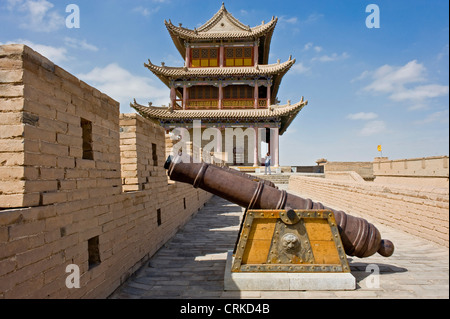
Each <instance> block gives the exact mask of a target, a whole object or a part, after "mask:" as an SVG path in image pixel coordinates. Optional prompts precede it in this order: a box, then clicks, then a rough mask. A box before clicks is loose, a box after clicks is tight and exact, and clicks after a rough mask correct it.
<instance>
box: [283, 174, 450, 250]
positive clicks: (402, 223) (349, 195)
mask: <svg viewBox="0 0 450 319" xmlns="http://www.w3.org/2000/svg"><path fill="white" fill-rule="evenodd" d="M289 189H290V190H292V191H295V192H297V193H299V194H301V195H302V196H304V197H306V198H311V199H312V200H314V201H317V202H321V203H323V204H325V205H327V206H328V207H331V208H334V209H339V210H343V211H345V212H346V213H348V214H351V215H352V214H354V215H356V216H362V217H365V218H367V219H371V220H374V221H376V223H380V224H385V225H388V226H390V227H393V228H396V229H400V230H402V231H405V232H408V233H410V234H412V235H415V236H418V237H421V238H424V239H427V240H430V241H433V242H435V243H438V244H440V245H444V246H446V247H448V246H449V189H448V187H447V188H432V187H411V186H405V185H385V184H384V185H383V184H378V183H371V182H365V181H363V182H355V181H343V180H330V179H326V178H325V179H324V178H314V177H303V176H295V175H293V176H292V177H291V178H290V180H289Z"/></svg>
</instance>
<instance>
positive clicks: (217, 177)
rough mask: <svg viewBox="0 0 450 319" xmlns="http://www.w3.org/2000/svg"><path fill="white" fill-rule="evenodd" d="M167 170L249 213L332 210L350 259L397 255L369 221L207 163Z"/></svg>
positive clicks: (176, 163)
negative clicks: (256, 210) (258, 211)
mask: <svg viewBox="0 0 450 319" xmlns="http://www.w3.org/2000/svg"><path fill="white" fill-rule="evenodd" d="M165 169H167V170H168V175H169V177H170V179H171V180H173V181H178V182H182V183H188V184H191V185H193V186H194V187H195V188H200V189H203V190H205V191H207V192H210V193H212V194H214V195H217V196H219V197H221V198H224V199H226V200H228V201H230V202H232V203H235V204H237V205H239V206H242V207H244V208H246V209H248V210H252V209H278V210H281V209H285V210H290V209H291V210H293V209H301V210H329V211H331V212H333V213H334V217H335V220H336V223H337V226H338V230H339V233H340V236H341V240H342V244H343V246H344V251H345V253H346V254H347V255H348V256H356V257H359V258H365V257H370V256H372V255H374V254H375V253H377V252H378V253H379V254H380V255H382V256H384V257H390V256H392V254H393V253H394V245H393V243H392V242H391V241H389V240H384V239H381V235H380V232H379V231H378V229H377V228H376V227H375V226H374V225H372V224H370V223H369V222H368V221H367V220H365V219H362V218H358V217H354V216H350V215H348V214H346V213H344V212H342V211H337V210H334V209H330V208H327V207H325V206H324V205H323V204H321V203H315V202H313V201H311V200H310V199H304V198H301V197H298V196H295V195H292V194H289V193H287V192H286V191H284V190H279V189H277V188H274V187H272V186H270V185H267V183H264V182H262V181H255V180H254V179H252V178H249V176H250V175H247V174H243V173H240V174H236V173H232V172H230V170H229V169H224V168H221V167H218V166H215V165H211V164H206V163H184V162H183V161H182V160H181V158H180V157H169V158H168V160H167V162H166V164H165ZM243 175H247V176H243Z"/></svg>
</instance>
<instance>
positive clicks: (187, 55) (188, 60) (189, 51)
mask: <svg viewBox="0 0 450 319" xmlns="http://www.w3.org/2000/svg"><path fill="white" fill-rule="evenodd" d="M190 66H191V48H190V46H189V45H187V46H186V64H185V67H187V68H189V67H190Z"/></svg>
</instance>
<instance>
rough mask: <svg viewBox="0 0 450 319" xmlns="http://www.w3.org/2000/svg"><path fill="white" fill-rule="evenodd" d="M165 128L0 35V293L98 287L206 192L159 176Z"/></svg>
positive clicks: (110, 282) (151, 247) (132, 264)
mask: <svg viewBox="0 0 450 319" xmlns="http://www.w3.org/2000/svg"><path fill="white" fill-rule="evenodd" d="M164 140H165V136H164V131H163V130H162V129H159V128H158V127H156V126H155V125H153V124H152V123H149V122H148V121H146V120H144V119H143V118H141V117H139V116H137V115H122V116H120V115H119V104H118V103H117V102H116V101H114V100H112V99H111V98H109V97H108V96H106V95H104V94H103V93H101V92H99V91H98V90H96V89H94V88H92V87H90V86H89V85H87V84H86V83H84V82H82V81H80V80H78V79H76V78H75V77H73V76H72V75H70V74H69V73H67V72H66V71H64V70H63V69H61V68H59V67H58V66H56V65H54V64H53V63H52V62H50V61H49V60H47V59H46V58H44V57H42V56H41V55H39V54H38V53H36V52H34V51H33V50H31V49H30V48H28V47H26V46H23V45H8V46H0V298H8V299H9V298H106V297H107V296H108V295H110V294H111V293H112V292H113V291H114V290H115V289H116V288H118V287H119V285H120V284H121V283H122V282H123V281H124V280H125V279H126V278H128V277H129V276H130V275H131V274H132V273H134V272H135V271H136V270H137V269H138V268H139V267H140V266H142V265H143V263H144V262H145V261H146V260H148V258H149V257H151V256H152V255H153V254H154V253H155V252H156V251H157V250H158V249H159V248H160V247H161V246H162V245H164V243H166V242H167V241H168V240H169V239H170V238H171V237H172V236H173V235H174V234H175V233H176V231H177V230H178V229H179V228H180V227H182V226H183V225H184V224H185V223H186V222H187V221H188V220H189V219H190V218H191V217H192V215H193V214H195V213H196V212H197V211H198V209H199V208H201V207H202V206H203V205H204V203H205V202H206V201H207V200H209V199H210V197H211V194H209V193H206V192H204V191H200V190H196V189H194V188H193V187H192V186H189V185H185V184H179V183H171V184H170V185H169V183H168V181H167V176H166V174H165V171H164V169H163V167H162V164H163V163H164V158H165V154H164V150H165V145H164ZM153 144H154V145H153ZM122 188H123V191H122ZM72 264H74V265H77V266H78V267H79V269H80V275H81V277H80V284H81V285H80V288H79V289H76V288H74V289H69V288H67V286H66V279H67V278H68V276H69V275H70V273H66V267H67V266H68V265H72Z"/></svg>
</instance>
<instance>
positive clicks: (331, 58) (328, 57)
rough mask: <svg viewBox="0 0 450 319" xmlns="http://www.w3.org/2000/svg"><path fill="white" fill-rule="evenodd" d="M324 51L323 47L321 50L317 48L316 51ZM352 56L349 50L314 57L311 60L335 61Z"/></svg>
mask: <svg viewBox="0 0 450 319" xmlns="http://www.w3.org/2000/svg"><path fill="white" fill-rule="evenodd" d="M320 51H322V48H320V50H319V51H317V50H316V52H320ZM349 57H350V56H349V55H348V53H347V52H344V53H342V54H337V53H333V54H332V55H322V56H320V57H314V58H312V59H311V62H314V61H319V62H334V61H339V60H345V59H348V58H349Z"/></svg>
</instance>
